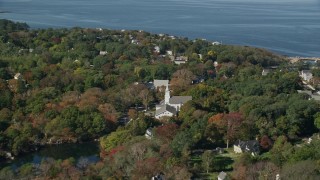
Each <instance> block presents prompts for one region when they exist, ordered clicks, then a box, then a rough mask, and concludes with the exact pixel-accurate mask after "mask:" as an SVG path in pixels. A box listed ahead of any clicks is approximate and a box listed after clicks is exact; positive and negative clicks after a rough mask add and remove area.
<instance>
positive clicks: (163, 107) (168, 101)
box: [155, 86, 192, 119]
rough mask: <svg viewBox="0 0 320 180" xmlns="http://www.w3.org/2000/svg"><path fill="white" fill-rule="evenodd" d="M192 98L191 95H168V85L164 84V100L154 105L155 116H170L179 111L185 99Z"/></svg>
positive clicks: (158, 117)
mask: <svg viewBox="0 0 320 180" xmlns="http://www.w3.org/2000/svg"><path fill="white" fill-rule="evenodd" d="M190 100H192V96H172V97H171V96H170V90H169V86H166V93H165V97H164V101H161V102H160V104H158V105H156V113H155V118H157V119H160V118H161V117H164V116H167V117H172V116H175V115H176V114H177V112H179V111H180V109H181V106H182V105H183V104H184V103H186V102H187V101H190Z"/></svg>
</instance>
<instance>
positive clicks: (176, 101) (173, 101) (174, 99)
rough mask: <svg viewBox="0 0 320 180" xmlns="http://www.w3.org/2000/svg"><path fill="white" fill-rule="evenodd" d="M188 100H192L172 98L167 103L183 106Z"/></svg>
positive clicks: (178, 97)
mask: <svg viewBox="0 0 320 180" xmlns="http://www.w3.org/2000/svg"><path fill="white" fill-rule="evenodd" d="M190 100H192V96H172V97H171V98H170V99H169V103H170V104H184V103H186V102H187V101H190Z"/></svg>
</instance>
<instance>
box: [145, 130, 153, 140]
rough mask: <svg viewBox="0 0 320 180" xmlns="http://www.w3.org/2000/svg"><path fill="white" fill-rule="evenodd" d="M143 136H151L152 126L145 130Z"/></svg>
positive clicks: (149, 137)
mask: <svg viewBox="0 0 320 180" xmlns="http://www.w3.org/2000/svg"><path fill="white" fill-rule="evenodd" d="M144 136H145V137H146V138H147V139H151V138H152V137H153V133H152V128H151V127H150V128H148V129H147V130H146V133H145V134H144Z"/></svg>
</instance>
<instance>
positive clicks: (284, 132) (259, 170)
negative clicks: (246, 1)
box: [0, 20, 320, 179]
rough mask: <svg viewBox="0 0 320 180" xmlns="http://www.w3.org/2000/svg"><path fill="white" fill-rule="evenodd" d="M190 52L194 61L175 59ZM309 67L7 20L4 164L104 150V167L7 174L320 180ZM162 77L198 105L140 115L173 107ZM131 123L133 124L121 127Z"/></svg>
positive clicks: (3, 24) (24, 169)
mask: <svg viewBox="0 0 320 180" xmlns="http://www.w3.org/2000/svg"><path fill="white" fill-rule="evenodd" d="M168 51H170V52H171V53H168ZM179 56H184V57H188V60H187V61H186V62H185V63H184V64H180V65H178V64H175V63H174V62H173V61H172V57H173V58H175V57H179ZM270 67H272V68H273V69H274V70H273V71H272V72H271V73H269V74H268V75H266V76H263V75H262V74H261V73H262V70H263V69H265V68H270ZM298 70H299V67H297V66H294V65H292V64H290V63H289V62H288V61H287V60H286V59H285V58H284V57H282V56H279V55H275V54H273V53H271V52H268V51H266V50H263V49H259V48H253V47H244V46H230V45H213V44H212V43H211V42H209V41H206V40H202V39H195V40H188V39H187V38H182V37H173V36H169V35H166V34H151V33H148V32H144V31H134V30H121V31H120V30H108V29H84V28H71V29H50V28H49V29H32V30H30V29H29V27H28V25H27V24H25V23H15V22H11V21H8V20H0V160H1V161H4V160H5V159H6V157H7V156H8V153H9V154H11V155H12V156H19V155H20V156H21V155H23V154H26V153H29V152H31V151H34V150H36V149H37V148H39V147H41V146H45V145H46V144H59V143H79V142H83V141H92V140H94V139H99V140H100V146H101V153H100V154H101V161H100V162H98V163H96V164H82V165H79V163H78V164H77V163H76V162H75V160H74V159H72V158H70V159H62V160H53V159H50V158H48V159H46V160H44V161H43V162H42V163H41V164H40V165H38V166H35V165H34V164H25V165H23V166H21V167H19V168H17V169H12V168H11V167H4V168H2V169H1V170H0V179H19V178H27V179H33V178H36V177H37V178H44V179H151V177H154V176H157V175H158V176H160V175H161V176H164V177H165V179H190V178H200V179H201V178H214V179H215V178H216V175H217V173H219V172H220V171H225V172H227V174H228V178H230V179H275V177H276V175H277V174H280V177H281V179H319V177H320V151H319V148H320V139H319V134H317V132H318V131H319V129H320V113H319V102H317V101H315V100H310V99H309V97H308V95H306V94H299V93H298V92H297V90H300V89H303V84H302V81H301V79H300V77H299V73H298ZM314 71H315V72H317V70H314ZM318 75H320V73H318ZM315 76H317V75H316V73H315ZM318 77H319V76H318ZM154 79H163V80H165V79H168V80H170V88H171V90H172V93H173V94H174V95H189V96H192V101H189V102H187V103H186V104H184V105H183V106H182V108H181V111H180V112H179V114H178V115H177V116H174V117H170V118H165V119H161V120H158V119H155V118H154V117H153V116H149V115H148V113H145V111H140V110H139V109H138V108H137V107H141V106H142V107H146V111H150V112H152V111H154V109H155V107H154V105H155V103H157V102H160V101H161V100H163V97H164V93H163V92H161V91H160V92H159V91H157V90H154V89H151V88H149V87H148V83H149V82H152V81H153V80H154ZM197 79H203V80H204V81H203V82H199V83H192V82H195V81H194V80H197ZM126 116H128V118H129V119H131V121H130V123H128V124H121V123H119V119H121V118H122V117H126ZM147 129H152V134H153V135H152V138H150V139H148V138H146V137H145V132H146V130H147ZM311 136H314V138H312V141H311V142H309V143H307V142H305V141H303V138H306V137H308V138H309V137H311ZM255 139H256V140H258V142H259V143H260V148H261V152H260V154H259V155H258V156H251V155H250V154H249V153H242V154H234V153H233V151H232V148H231V147H232V145H233V144H234V143H235V142H236V141H237V140H255ZM227 146H228V147H229V148H226V147H227ZM217 147H222V148H225V152H224V153H222V154H219V153H216V152H215V151H213V150H214V149H216V148H217Z"/></svg>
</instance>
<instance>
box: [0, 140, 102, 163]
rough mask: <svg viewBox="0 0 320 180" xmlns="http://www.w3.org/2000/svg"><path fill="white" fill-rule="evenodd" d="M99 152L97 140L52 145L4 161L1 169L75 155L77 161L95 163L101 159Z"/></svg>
mask: <svg viewBox="0 0 320 180" xmlns="http://www.w3.org/2000/svg"><path fill="white" fill-rule="evenodd" d="M99 152H100V150H99V144H98V143H97V142H87V143H77V144H60V145H50V146H46V147H43V148H41V149H40V150H39V151H37V152H33V153H28V154H26V155H23V156H20V157H15V159H14V160H12V161H8V162H2V163H0V169H1V168H3V167H5V166H11V167H12V168H13V169H16V168H17V167H20V166H22V165H23V164H26V163H33V164H40V163H41V161H42V160H44V159H45V158H53V159H55V160H59V159H61V160H64V159H68V158H71V157H73V158H74V159H75V160H76V163H78V162H79V161H86V162H88V163H95V162H98V161H99V160H100V158H99Z"/></svg>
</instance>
